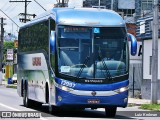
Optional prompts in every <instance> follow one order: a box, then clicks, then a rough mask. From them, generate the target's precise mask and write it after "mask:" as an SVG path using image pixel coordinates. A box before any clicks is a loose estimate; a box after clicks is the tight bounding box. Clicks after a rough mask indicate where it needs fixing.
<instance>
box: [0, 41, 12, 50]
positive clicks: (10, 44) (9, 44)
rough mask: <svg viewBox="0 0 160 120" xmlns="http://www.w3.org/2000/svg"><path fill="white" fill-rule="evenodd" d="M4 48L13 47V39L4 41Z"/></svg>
mask: <svg viewBox="0 0 160 120" xmlns="http://www.w3.org/2000/svg"><path fill="white" fill-rule="evenodd" d="M3 47H4V49H12V48H13V49H14V42H13V41H9V42H4V46H3Z"/></svg>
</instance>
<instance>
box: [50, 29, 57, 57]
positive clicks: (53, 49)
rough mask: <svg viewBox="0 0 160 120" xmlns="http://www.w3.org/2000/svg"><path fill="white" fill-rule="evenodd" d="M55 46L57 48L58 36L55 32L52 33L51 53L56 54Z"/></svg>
mask: <svg viewBox="0 0 160 120" xmlns="http://www.w3.org/2000/svg"><path fill="white" fill-rule="evenodd" d="M55 46H56V34H55V31H51V36H50V52H51V53H52V54H54V52H55Z"/></svg>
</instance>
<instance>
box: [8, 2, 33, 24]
mask: <svg viewBox="0 0 160 120" xmlns="http://www.w3.org/2000/svg"><path fill="white" fill-rule="evenodd" d="M9 2H24V3H25V9H24V13H20V15H23V16H24V18H20V21H21V22H24V23H26V22H27V21H30V19H27V16H33V18H34V17H35V14H27V5H28V2H31V1H27V0H25V1H11V0H10V1H9Z"/></svg>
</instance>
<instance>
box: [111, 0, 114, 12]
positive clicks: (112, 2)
mask: <svg viewBox="0 0 160 120" xmlns="http://www.w3.org/2000/svg"><path fill="white" fill-rule="evenodd" d="M113 4H114V1H113V0H111V10H113Z"/></svg>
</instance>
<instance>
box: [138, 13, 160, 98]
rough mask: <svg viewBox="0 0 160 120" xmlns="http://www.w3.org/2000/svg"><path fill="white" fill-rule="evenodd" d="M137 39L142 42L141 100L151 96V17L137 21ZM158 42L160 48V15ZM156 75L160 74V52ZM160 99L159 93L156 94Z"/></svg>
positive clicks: (159, 53)
mask: <svg viewBox="0 0 160 120" xmlns="http://www.w3.org/2000/svg"><path fill="white" fill-rule="evenodd" d="M137 26H138V27H137V37H138V38H139V39H141V40H142V45H143V57H142V61H143V62H142V63H143V65H142V66H143V67H142V68H143V69H142V71H143V74H142V83H141V84H142V87H141V93H142V98H145V99H150V95H151V78H152V75H151V64H152V30H153V29H152V28H153V17H152V16H148V17H144V18H140V19H139V20H138V21H137ZM158 32H159V40H158V42H159V43H158V46H160V15H159V31H158ZM158 73H160V50H158ZM158 82H159V83H158V85H160V74H158ZM158 98H159V99H160V93H158Z"/></svg>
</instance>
